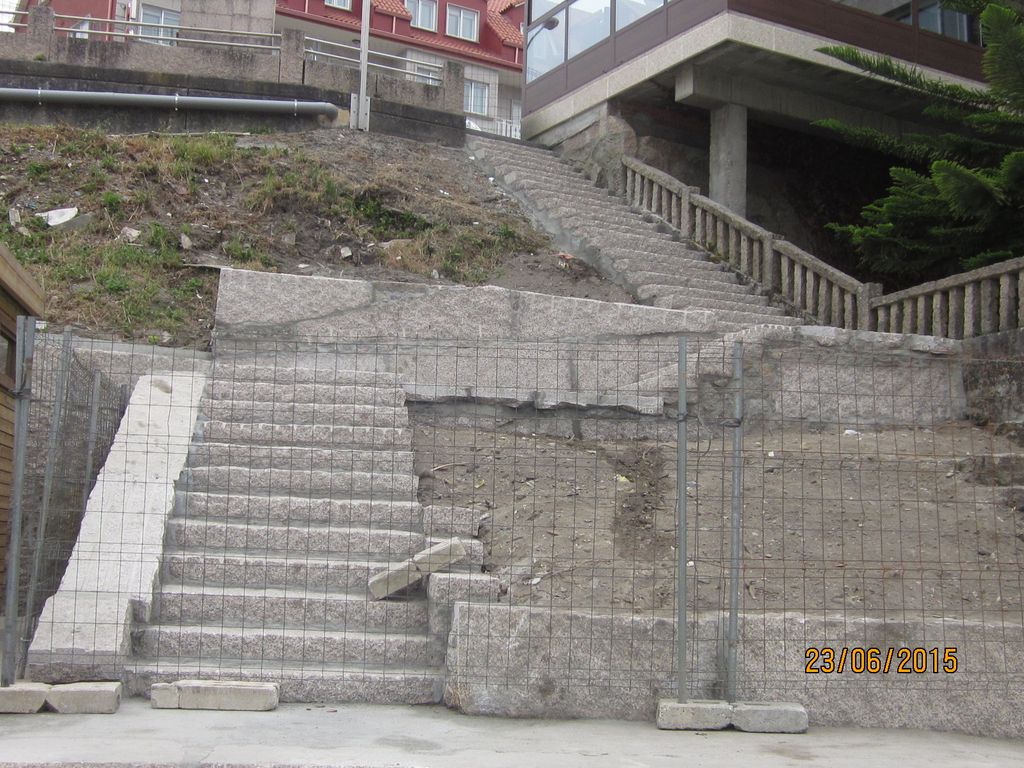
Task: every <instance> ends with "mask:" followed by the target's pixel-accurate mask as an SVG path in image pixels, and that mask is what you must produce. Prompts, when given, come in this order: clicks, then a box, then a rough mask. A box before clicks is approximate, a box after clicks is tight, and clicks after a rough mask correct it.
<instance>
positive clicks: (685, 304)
mask: <svg viewBox="0 0 1024 768" xmlns="http://www.w3.org/2000/svg"><path fill="white" fill-rule="evenodd" d="M654 287H655V288H657V287H658V286H654ZM666 288H667V291H666V293H665V294H664V296H662V295H658V296H657V297H656V298H654V299H653V303H654V305H655V306H660V304H659V302H665V301H667V302H670V303H671V305H672V306H671V309H711V310H714V311H723V312H749V313H752V314H756V315H760V316H762V317H764V318H765V320H764V321H763V322H766V323H771V322H774V321H775V320H777V319H780V318H784V319H786V320H789V319H793V318H790V317H789V315H787V314H786V313H785V312H784V311H783V310H781V309H779V308H778V307H772V306H765V305H764V304H762V303H759V302H758V301H757V299H758V298H759V297H757V296H751V297H749V298H750V301H743V300H742V297H741V300H730V299H729V298H707V297H705V296H698V295H694V294H693V293H691V292H689V291H687V290H679V289H678V287H677V286H667V287H666Z"/></svg>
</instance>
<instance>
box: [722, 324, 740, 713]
mask: <svg viewBox="0 0 1024 768" xmlns="http://www.w3.org/2000/svg"><path fill="white" fill-rule="evenodd" d="M732 364H733V365H732V367H733V373H732V376H733V381H732V383H733V387H734V390H735V391H734V403H733V416H734V423H733V433H732V435H733V437H732V520H731V524H730V528H731V538H730V543H729V629H728V632H727V634H726V659H725V698H726V700H727V701H730V702H732V701H736V651H737V646H738V645H739V607H740V548H741V547H742V545H743V343H742V342H736V346H734V347H733V353H732Z"/></svg>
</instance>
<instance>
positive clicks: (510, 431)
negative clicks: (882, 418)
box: [415, 418, 1024, 622]
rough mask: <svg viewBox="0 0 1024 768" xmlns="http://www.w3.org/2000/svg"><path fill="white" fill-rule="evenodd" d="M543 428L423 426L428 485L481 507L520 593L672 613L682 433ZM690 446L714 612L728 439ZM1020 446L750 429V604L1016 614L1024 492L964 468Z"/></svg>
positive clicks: (492, 543) (696, 556) (704, 573)
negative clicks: (603, 436) (661, 437)
mask: <svg viewBox="0 0 1024 768" xmlns="http://www.w3.org/2000/svg"><path fill="white" fill-rule="evenodd" d="M534 427H535V425H533V424H531V423H530V421H529V419H528V418H525V419H523V420H520V421H518V422H515V423H506V424H503V425H501V426H498V427H495V425H494V424H485V423H483V422H482V421H479V422H477V423H475V424H473V425H470V426H459V427H457V428H451V427H447V428H440V427H432V426H427V425H422V424H421V425H420V426H418V427H417V428H416V435H415V444H416V451H417V461H418V462H419V471H420V474H421V499H422V501H423V502H424V503H434V504H455V505H457V506H464V507H470V508H473V509H476V510H478V511H479V513H480V521H481V523H480V535H481V538H482V540H483V541H484V543H485V546H486V550H487V561H486V569H487V570H488V571H490V572H492V573H494V574H495V575H496V576H498V577H499V578H500V579H501V581H502V583H503V584H504V585H505V588H507V590H508V594H509V595H510V596H511V598H510V599H511V601H512V602H513V603H514V604H520V605H534V606H548V607H555V608H563V609H575V610H581V611H585V612H594V611H605V612H607V611H620V610H625V611H638V612H655V613H671V612H672V610H673V603H674V595H675V569H676V561H677V556H676V548H675V547H676V534H675V521H676V511H675V506H676V482H675V463H676V452H675V445H674V444H666V443H656V442H649V441H629V442H624V443H620V442H614V441H601V442H587V441H580V440H568V439H564V438H556V437H551V436H547V435H543V434H536V433H533V432H531V431H530V430H531V429H533V428H534ZM688 448H689V473H688V486H687V499H688V520H689V528H690V541H689V547H688V552H687V559H688V562H689V567H688V573H689V576H690V577H691V607H694V606H695V607H696V608H697V609H698V610H714V609H719V608H722V607H724V606H725V605H726V600H727V599H728V598H727V595H726V592H727V589H728V587H727V576H728V569H729V554H728V553H729V517H730V511H731V493H730V490H731V479H732V464H731V462H732V455H731V447H730V445H729V443H728V439H724V440H723V439H718V440H715V441H713V442H712V443H710V444H709V443H708V442H704V443H702V444H697V443H691V444H690V445H689V446H688ZM1012 450H1013V448H1012V445H1011V444H1010V443H1008V442H1007V441H1006V440H1005V439H1004V438H1001V437H998V436H997V435H995V434H994V432H993V431H992V430H989V429H985V428H979V427H975V426H971V425H968V424H957V425H951V426H949V427H945V428H943V429H940V430H935V431H932V430H923V429H921V430H912V429H899V430H892V431H884V432H878V433H863V434H855V435H845V434H836V433H833V432H827V431H826V432H822V431H811V430H808V429H806V428H801V427H800V426H799V425H796V426H787V427H786V428H785V429H777V430H770V429H767V428H766V429H764V430H763V431H760V432H759V433H757V434H753V435H750V436H748V437H747V439H746V441H745V442H744V445H743V467H744V482H743V487H744V492H745V493H744V500H743V536H742V552H741V564H742V592H741V600H742V610H744V611H747V612H755V613H756V612H762V611H764V612H767V611H772V612H776V611H798V612H804V613H806V612H808V611H828V612H843V613H846V614H847V615H859V616H872V617H899V618H909V617H912V616H916V617H919V618H920V617H930V616H943V615H945V616H948V615H954V616H968V615H970V616H978V617H981V616H984V617H986V618H987V619H989V620H997V617H1003V618H1006V619H1010V620H1016V621H1018V622H1019V621H1020V620H1021V618H1022V610H1024V608H1022V606H1024V604H1022V587H1024V584H1022V581H1021V576H1020V575H1021V572H1022V566H1024V505H1022V501H1024V498H1022V496H1021V493H1020V489H1019V488H1012V487H1000V486H997V485H985V484H980V483H983V482H985V480H984V478H981V479H978V478H975V477H973V476H972V475H970V473H968V472H965V471H964V470H963V469H962V468H958V460H961V459H963V457H966V456H972V455H980V454H985V453H992V452H1002V451H1012ZM976 480H977V481H976Z"/></svg>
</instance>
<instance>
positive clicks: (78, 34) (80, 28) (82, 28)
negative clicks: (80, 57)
mask: <svg viewBox="0 0 1024 768" xmlns="http://www.w3.org/2000/svg"><path fill="white" fill-rule="evenodd" d="M68 37H74V38H76V39H78V40H88V39H89V19H84V20H83V21H80V22H78V23H77V24H75V26H73V27H72V28H71V31H70V32H68Z"/></svg>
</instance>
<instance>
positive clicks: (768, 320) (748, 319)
mask: <svg viewBox="0 0 1024 768" xmlns="http://www.w3.org/2000/svg"><path fill="white" fill-rule="evenodd" d="M654 306H656V307H665V308H666V309H680V310H686V309H697V310H705V311H709V312H714V314H715V319H716V320H718V321H721V322H729V323H736V324H737V325H740V326H744V327H750V326H754V325H790V326H792V325H803V321H802V320H801V319H799V318H797V317H790V316H789V315H770V314H765V313H762V312H759V311H757V308H756V307H751V308H750V309H749V311H748V310H745V309H743V308H740V309H731V308H728V307H725V306H721V305H719V306H716V307H709V306H703V305H702V306H698V305H695V304H694V303H693V302H692V301H688V300H686V299H679V298H674V297H671V296H669V297H666V299H664V300H662V299H657V300H655V302H654Z"/></svg>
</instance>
